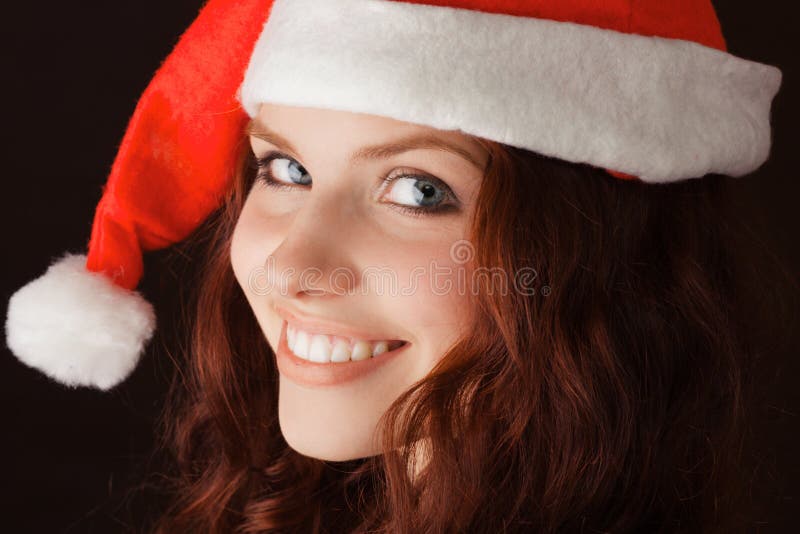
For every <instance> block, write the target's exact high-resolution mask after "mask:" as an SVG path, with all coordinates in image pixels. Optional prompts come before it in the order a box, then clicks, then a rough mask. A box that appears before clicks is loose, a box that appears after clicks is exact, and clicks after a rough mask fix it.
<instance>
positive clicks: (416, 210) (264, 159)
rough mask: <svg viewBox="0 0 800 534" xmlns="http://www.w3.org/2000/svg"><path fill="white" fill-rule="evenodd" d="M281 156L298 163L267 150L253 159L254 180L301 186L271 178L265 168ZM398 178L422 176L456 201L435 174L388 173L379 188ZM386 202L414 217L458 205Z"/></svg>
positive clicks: (282, 187) (286, 186) (279, 187)
mask: <svg viewBox="0 0 800 534" xmlns="http://www.w3.org/2000/svg"><path fill="white" fill-rule="evenodd" d="M283 158H285V159H288V160H291V161H294V162H295V163H300V162H299V161H297V160H296V159H294V158H293V157H291V156H289V155H288V154H285V153H283V152H279V151H271V152H267V153H266V154H264V155H263V156H261V157H257V158H255V160H254V166H255V170H256V180H258V181H259V183H262V184H264V185H266V186H267V187H270V188H273V189H276V190H280V191H285V190H291V189H294V188H295V187H302V186H301V185H300V184H298V185H297V186H293V185H289V184H286V183H283V182H279V181H277V180H275V179H274V178H272V176H271V173H270V172H269V171H268V170H267V169H269V164H270V162H271V161H272V160H274V159H283ZM398 178H422V179H425V180H426V181H429V182H431V183H433V184H435V185H436V186H437V187H440V188H441V189H442V190H444V192H445V196H446V200H445V202H447V201H448V200H449V201H450V202H458V200H457V199H456V196H455V194H454V193H453V190H452V189H450V186H448V185H447V184H446V183H444V182H443V181H442V180H440V179H439V178H436V177H435V176H430V175H427V174H419V173H402V172H401V173H399V174H396V175H389V176H386V177H385V178H383V182H382V184H381V188H385V187H386V186H388V185H389V184H390V183H392V182H393V181H394V180H396V179H398ZM386 204H388V205H389V206H391V208H392V209H396V210H397V211H399V212H401V213H405V214H406V215H411V216H414V217H423V216H425V215H440V214H445V213H452V212H456V211H458V206H457V205H456V204H453V203H449V204H445V203H443V204H440V205H438V206H436V207H433V208H423V207H412V206H404V205H401V204H395V203H393V202H387V203H386Z"/></svg>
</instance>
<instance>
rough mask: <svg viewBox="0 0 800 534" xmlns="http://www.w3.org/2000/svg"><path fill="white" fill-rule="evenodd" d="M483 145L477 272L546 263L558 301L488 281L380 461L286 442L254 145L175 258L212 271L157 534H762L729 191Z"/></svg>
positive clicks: (175, 394) (167, 419)
mask: <svg viewBox="0 0 800 534" xmlns="http://www.w3.org/2000/svg"><path fill="white" fill-rule="evenodd" d="M483 141H484V140H482V142H483ZM486 146H488V147H490V152H491V158H490V164H489V166H488V169H487V172H486V174H485V177H484V180H483V182H482V185H481V189H480V193H479V198H478V204H477V208H476V210H477V211H476V213H475V216H474V223H473V225H472V227H471V236H470V239H471V241H472V242H473V243H474V244H475V246H476V254H475V257H474V258H473V262H474V265H475V266H476V267H486V268H501V269H504V270H505V271H506V272H516V271H518V270H519V269H521V268H525V267H527V268H533V269H534V270H535V273H536V277H537V280H538V281H539V282H541V284H542V285H541V287H540V290H539V291H536V292H534V294H524V293H523V292H519V291H511V292H506V293H499V292H495V291H491V290H490V289H491V288H490V287H488V286H484V287H483V288H482V291H480V292H479V293H478V294H477V295H476V296H475V297H474V299H475V302H474V306H475V310H476V314H475V324H474V326H473V328H472V329H471V331H470V335H469V336H468V337H467V338H465V339H462V340H461V341H460V342H459V343H458V344H457V345H455V346H454V347H453V348H452V349H451V350H450V351H448V352H447V354H445V355H444V356H443V358H442V359H441V361H440V362H439V364H438V365H437V366H436V367H435V368H434V369H433V370H432V371H431V372H430V373H429V374H428V376H426V377H425V378H424V379H422V380H421V381H419V382H418V383H416V384H415V385H414V386H413V387H412V388H410V389H409V390H408V391H407V392H405V393H404V394H403V395H402V396H401V397H400V398H398V399H397V400H396V401H395V402H394V404H393V405H392V407H391V408H390V410H389V411H388V412H387V413H386V414H385V416H384V419H383V420H382V423H383V424H384V425H385V426H384V428H385V429H386V432H385V434H384V444H383V453H382V454H380V455H378V456H374V457H370V458H364V459H359V460H353V461H349V462H330V461H322V460H318V459H314V458H309V457H305V456H303V455H301V454H299V453H297V452H295V451H294V450H292V449H291V448H290V447H289V446H288V445H287V443H286V442H285V441H284V439H283V437H282V436H281V431H280V428H279V425H278V417H277V399H278V391H277V377H278V375H277V368H276V365H275V362H274V354H273V353H272V350H271V348H270V347H269V345H268V344H267V342H266V340H265V338H264V335H263V333H262V332H261V330H260V328H259V326H258V324H257V322H256V320H255V318H254V316H253V313H252V311H251V309H250V307H249V305H248V303H247V301H246V299H245V296H244V294H243V292H242V290H241V288H240V286H239V285H238V284H237V282H236V280H235V278H234V274H233V271H232V268H231V262H230V249H229V246H230V241H231V236H232V233H233V229H234V227H235V224H236V221H237V218H238V215H239V213H240V211H241V209H242V205H243V203H244V199H245V198H246V195H247V192H248V190H249V187H250V186H251V185H252V182H253V178H254V174H255V173H254V172H253V169H254V165H253V163H252V154H251V153H250V151H249V147H247V146H246V143H244V144H243V147H242V150H241V153H242V155H241V157H240V161H241V164H240V168H239V170H238V172H237V173H236V177H235V179H234V180H233V183H232V187H231V188H230V193H229V195H228V197H227V198H226V199H225V202H224V204H223V205H222V207H221V208H220V209H219V210H218V211H217V212H215V213H214V214H213V215H212V216H211V217H210V218H209V219H208V220H207V221H206V222H205V224H204V225H203V226H202V227H201V228H199V229H198V230H197V232H196V233H195V234H194V235H193V236H192V238H191V239H189V240H187V241H186V242H185V244H184V245H182V247H183V248H181V252H180V254H181V255H182V256H189V257H192V258H196V259H193V261H194V262H195V263H196V264H197V265H199V268H198V270H197V272H198V278H197V279H192V280H191V281H190V282H189V283H190V285H191V295H192V297H193V298H192V299H191V300H190V301H188V302H187V303H186V304H187V305H186V322H187V325H186V330H187V332H189V339H187V342H186V343H185V349H184V350H183V351H182V352H181V355H182V358H181V359H180V361H179V362H178V364H179V365H178V371H177V372H176V373H175V376H174V380H173V382H172V385H171V387H170V391H169V394H168V397H167V399H168V404H167V406H166V407H165V409H164V412H163V415H162V417H161V425H162V431H161V434H160V435H161V437H162V442H161V444H160V445H161V447H162V450H163V451H166V452H167V453H168V454H170V462H171V464H170V465H172V466H173V468H172V469H171V472H170V473H169V477H168V479H167V480H168V481H169V482H168V483H166V482H165V487H166V488H168V490H169V492H170V494H171V495H172V499H171V501H170V504H169V506H168V507H167V509H166V510H164V512H163V514H161V515H160V517H158V518H157V521H156V522H155V524H154V525H153V531H154V532H157V533H176V532H180V533H185V532H193V533H222V532H226V533H228V532H234V533H240V534H244V533H257V532H258V533H261V532H337V533H338V532H391V533H420V532H436V533H439V532H471V533H472V532H474V533H481V532H486V533H497V532H539V533H555V532H587V533H588V532H615V533H620V532H653V533H655V532H733V531H736V529H737V528H738V529H743V528H744V527H743V525H744V522H745V518H744V513H745V512H744V511H745V510H746V506H743V504H744V493H745V491H746V483H747V480H748V477H747V471H746V470H743V469H742V467H741V466H742V465H744V464H743V462H744V460H745V452H744V451H745V450H746V444H747V436H748V432H747V429H748V426H747V421H748V408H749V406H750V404H749V401H748V399H749V398H750V397H749V395H750V391H751V386H752V384H753V380H752V377H753V371H754V367H755V362H756V360H757V356H758V351H757V349H756V348H755V347H754V345H753V343H752V342H751V334H752V326H753V322H752V319H751V318H750V317H749V313H751V311H752V307H751V303H750V302H749V301H748V300H747V299H748V298H749V297H748V292H747V291H746V289H747V288H746V287H745V286H746V285H747V282H748V280H749V279H748V277H747V272H746V271H747V269H746V264H744V263H743V262H741V261H739V259H738V258H737V256H736V246H735V244H734V242H733V240H732V238H731V235H732V232H731V231H730V228H729V225H730V222H731V221H732V219H733V217H732V216H731V214H730V213H729V212H728V205H729V202H728V196H727V194H726V192H727V184H726V181H727V180H730V178H726V177H722V176H716V175H709V176H706V177H704V178H703V179H695V180H687V181H683V182H677V183H671V184H663V185H661V184H659V185H654V184H645V183H642V182H638V181H627V180H626V181H623V180H619V179H616V178H613V177H611V176H610V175H609V174H607V173H606V172H605V171H603V170H602V169H598V168H594V167H591V166H588V165H581V164H573V163H568V162H564V161H561V160H557V159H552V158H547V157H544V156H541V155H538V154H535V153H532V152H529V151H526V150H522V149H518V148H514V147H510V146H506V145H499V144H495V143H486ZM186 251H190V252H188V253H187V252H186ZM486 283H488V282H486ZM545 285H546V286H547V287H546V289H547V291H542V290H541V289H543V288H544V286H545ZM420 443H425V458H426V460H425V462H424V463H421V464H419V465H417V464H415V462H418V461H419V455H418V454H417V453H418V452H419V444H420ZM410 468H413V472H414V473H415V475H414V476H409V469H410Z"/></svg>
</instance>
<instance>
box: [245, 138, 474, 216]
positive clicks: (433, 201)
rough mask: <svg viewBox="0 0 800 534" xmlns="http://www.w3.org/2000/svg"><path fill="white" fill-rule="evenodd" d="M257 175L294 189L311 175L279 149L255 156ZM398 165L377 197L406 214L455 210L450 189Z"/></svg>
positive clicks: (455, 201) (266, 182) (279, 186)
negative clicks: (395, 171) (278, 150)
mask: <svg viewBox="0 0 800 534" xmlns="http://www.w3.org/2000/svg"><path fill="white" fill-rule="evenodd" d="M256 163H257V169H258V174H257V179H258V180H259V181H260V182H261V183H263V184H264V185H266V186H268V187H273V188H276V189H290V190H291V189H295V188H297V187H298V186H300V187H302V188H306V187H311V185H312V180H311V176H310V175H309V174H308V172H306V169H305V168H304V167H303V166H302V165H300V163H298V162H297V160H295V159H294V158H292V157H290V156H288V155H286V154H283V153H281V152H269V153H267V154H265V155H264V156H262V157H260V158H257V160H256ZM412 172H413V171H411V170H410V169H409V170H404V169H400V171H399V172H398V173H397V174H392V175H389V176H387V177H385V178H384V179H383V183H382V184H381V186H380V192H381V197H380V199H381V200H385V201H386V203H388V204H392V205H393V207H395V208H396V209H398V210H399V211H401V212H403V213H407V214H409V215H414V216H421V215H426V214H434V213H444V212H451V211H458V207H459V201H458V198H457V197H456V195H455V193H453V190H452V189H450V187H449V186H448V185H447V184H446V183H445V182H443V181H442V180H440V179H439V178H435V177H433V176H429V175H425V174H412Z"/></svg>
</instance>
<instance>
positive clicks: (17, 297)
mask: <svg viewBox="0 0 800 534" xmlns="http://www.w3.org/2000/svg"><path fill="white" fill-rule="evenodd" d="M780 84H781V71H780V70H779V69H777V68H775V67H772V66H769V65H764V64H761V63H757V62H753V61H748V60H745V59H742V58H739V57H736V56H734V55H732V54H730V53H728V52H727V51H726V46H725V41H724V39H723V36H722V33H721V30H720V26H719V22H718V20H717V17H716V14H715V12H714V8H713V7H712V5H711V3H710V1H709V0H672V1H670V2H664V1H663V0H640V1H638V2H631V1H627V0H597V1H592V2H587V1H586V0H495V1H488V0H425V1H410V2H398V1H389V0H325V1H324V2H320V1H319V0H274V1H269V0H210V1H209V2H208V3H207V4H206V5H205V7H204V8H203V9H202V11H201V12H200V14H199V15H198V17H197V19H196V20H195V21H194V23H193V24H192V25H191V26H190V27H189V29H188V30H187V31H186V32H185V33H184V34H183V36H182V37H181V39H180V41H179V42H178V44H177V45H176V47H175V49H174V50H173V51H172V53H171V54H170V55H169V57H167V59H166V60H165V62H164V63H163V64H162V66H161V67H160V68H159V70H158V71H157V72H156V74H155V76H154V78H153V79H152V81H151V83H150V84H149V86H148V87H147V89H146V90H145V92H144V94H143V95H142V97H141V99H140V101H139V103H138V105H137V107H136V110H135V111H134V114H133V116H132V118H131V120H130V123H129V125H128V129H127V131H126V133H125V136H124V138H123V141H122V144H121V146H120V149H119V153H118V154H117V157H116V160H115V162H114V165H113V167H112V170H111V174H110V176H109V177H108V181H107V183H106V185H105V187H104V189H103V195H102V198H101V200H100V202H99V204H98V206H97V210H96V213H95V217H94V222H93V226H92V232H91V238H90V241H89V245H88V254H87V255H83V254H69V253H67V254H65V255H63V256H62V257H60V258H58V259H57V260H56V261H55V262H54V263H53V264H52V265H51V266H50V268H49V269H48V270H47V272H45V273H44V274H43V275H42V276H40V277H39V278H37V279H35V280H33V281H32V282H30V283H29V284H27V285H26V286H24V287H22V288H21V289H19V290H18V291H17V292H16V293H15V294H14V295H12V297H11V299H10V301H9V306H8V316H7V321H6V336H7V342H8V346H9V348H10V349H11V350H12V352H13V353H14V354H15V355H16V356H17V357H18V358H19V359H20V360H21V361H23V362H24V363H26V364H28V365H30V366H32V367H34V368H37V369H39V370H41V371H43V372H44V373H46V374H47V375H49V376H50V377H52V378H53V379H55V380H57V381H59V382H61V383H63V384H66V385H70V386H78V385H81V386H93V387H97V388H100V389H103V390H105V389H109V388H111V387H113V386H114V385H115V384H117V383H119V382H120V381H122V380H123V379H124V378H125V377H126V376H128V374H129V373H130V372H131V371H132V370H133V369H134V367H135V366H136V363H137V361H138V359H139V356H140V354H141V353H142V352H143V350H144V347H145V345H146V343H147V341H148V340H149V339H150V337H151V336H152V334H153V331H154V328H155V313H154V311H153V307H152V306H151V305H150V304H149V303H148V302H147V301H146V300H145V299H144V298H143V297H142V296H141V295H140V294H139V293H137V292H136V287H137V285H138V283H139V280H140V279H141V277H142V272H143V260H142V254H143V252H144V251H150V250H156V249H160V248H164V247H168V246H170V245H173V244H175V243H178V242H180V241H182V240H183V239H185V238H186V237H187V236H188V235H189V234H190V233H191V232H192V230H194V229H195V228H197V227H198V225H199V224H200V223H201V222H202V221H203V220H204V219H205V218H206V217H207V216H208V215H209V214H210V213H211V212H212V211H213V210H214V209H215V208H217V207H218V206H219V205H220V203H221V202H222V199H223V196H224V193H225V191H226V190H227V188H228V187H229V185H230V183H231V180H232V172H233V169H234V160H235V154H236V149H237V146H238V145H239V143H240V142H241V139H242V138H243V135H244V125H245V123H246V121H247V120H248V116H249V117H253V116H255V115H256V113H257V111H258V106H259V104H260V103H262V102H273V103H279V104H288V105H297V106H308V107H316V108H327V109H337V110H345V111H352V112H360V113H369V114H374V115H382V116H386V117H391V118H394V119H398V120H402V121H407V122H412V123H417V124H422V125H427V126H431V127H434V128H439V129H457V130H461V131H462V132H465V133H467V134H472V135H476V136H480V137H484V138H487V139H490V140H494V141H498V142H501V143H505V144H508V145H512V146H516V147H521V148H525V149H528V150H532V151H535V152H538V153H540V154H544V155H547V156H552V157H557V158H560V159H563V160H566V161H571V162H576V163H587V164H590V165H594V166H597V167H601V168H604V169H606V170H608V171H609V172H610V173H611V174H613V175H614V176H616V177H618V178H620V179H638V180H641V181H644V182H650V183H667V182H674V181H678V180H684V179H689V178H698V177H701V176H703V175H705V174H708V173H717V174H726V175H729V176H742V175H745V174H747V173H750V172H752V171H753V170H755V169H756V168H758V167H759V166H760V165H761V164H762V163H763V162H764V161H765V160H766V159H767V157H768V155H769V151H770V143H771V129H770V107H771V103H772V100H773V97H774V96H775V94H776V93H777V91H778V88H779V87H780Z"/></svg>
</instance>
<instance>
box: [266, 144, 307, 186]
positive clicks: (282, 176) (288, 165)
mask: <svg viewBox="0 0 800 534" xmlns="http://www.w3.org/2000/svg"><path fill="white" fill-rule="evenodd" d="M258 178H259V179H260V180H261V181H262V182H264V183H265V184H267V185H269V186H273V187H279V188H280V187H284V186H286V187H292V186H294V185H302V186H307V185H311V176H310V175H309V174H308V173H307V172H306V170H305V168H303V166H302V165H300V164H299V163H297V161H295V160H294V159H292V158H290V157H288V156H286V155H285V154H281V153H280V152H271V153H269V154H267V155H266V156H264V157H263V158H259V159H258Z"/></svg>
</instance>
